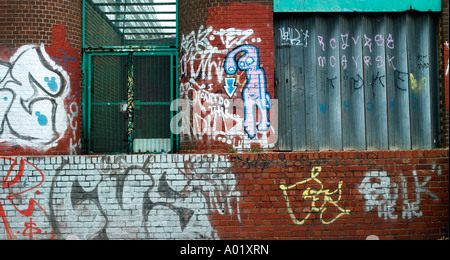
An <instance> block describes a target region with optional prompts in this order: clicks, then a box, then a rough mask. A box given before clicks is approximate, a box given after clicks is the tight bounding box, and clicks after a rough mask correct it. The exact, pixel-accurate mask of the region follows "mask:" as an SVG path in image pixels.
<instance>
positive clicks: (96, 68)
mask: <svg viewBox="0 0 450 260" xmlns="http://www.w3.org/2000/svg"><path fill="white" fill-rule="evenodd" d="M176 61H177V53H174V52H128V51H125V52H120V53H114V54H110V53H91V54H88V55H87V61H86V63H87V68H88V69H87V75H86V77H87V80H86V83H87V93H89V95H88V98H87V104H86V106H85V109H87V111H85V113H86V116H87V117H88V120H87V124H88V126H87V127H88V129H89V130H88V131H87V149H88V151H89V152H90V153H161V152H172V151H174V150H175V149H176V147H175V144H176V140H174V139H175V137H174V136H173V135H172V133H171V131H170V120H171V118H172V116H173V114H172V112H171V111H170V105H171V103H172V101H173V100H174V99H175V97H176V95H177V93H176V78H177V76H176V73H177V69H176V67H177V66H176Z"/></svg>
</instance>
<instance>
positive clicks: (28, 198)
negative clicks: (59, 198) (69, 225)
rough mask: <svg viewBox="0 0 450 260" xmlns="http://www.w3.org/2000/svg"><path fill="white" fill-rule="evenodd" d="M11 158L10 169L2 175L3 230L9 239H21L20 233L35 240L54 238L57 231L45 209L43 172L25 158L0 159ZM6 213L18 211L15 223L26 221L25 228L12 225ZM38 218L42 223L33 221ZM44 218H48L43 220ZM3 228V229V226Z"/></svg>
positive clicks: (0, 211)
mask: <svg viewBox="0 0 450 260" xmlns="http://www.w3.org/2000/svg"><path fill="white" fill-rule="evenodd" d="M0 159H2V160H5V161H10V165H11V166H10V168H9V170H8V172H7V174H6V176H4V175H3V172H2V175H1V176H0V179H1V183H2V186H1V189H2V192H1V196H0V217H1V221H2V222H3V228H4V232H5V234H6V237H7V239H10V240H13V239H20V238H19V237H18V235H22V236H23V237H25V238H28V239H30V240H33V239H34V238H38V239H53V238H54V237H55V233H54V231H53V229H52V228H51V226H50V218H49V215H48V214H47V210H46V209H45V208H44V205H45V204H44V203H45V201H46V200H45V198H44V194H42V193H41V191H40V188H42V187H41V186H42V185H43V183H44V181H45V177H44V173H43V172H42V171H41V170H40V169H39V168H38V167H36V166H35V165H34V164H32V163H30V162H29V161H27V160H25V159H20V161H19V163H18V162H17V161H18V160H16V159H10V158H1V157H0ZM6 212H17V213H19V215H17V214H16V215H15V216H14V222H15V223H23V227H25V228H23V227H19V226H17V225H14V226H12V225H10V220H9V217H10V216H11V215H10V214H6ZM33 219H39V220H41V221H39V226H38V224H37V223H34V222H33ZM43 220H45V221H43ZM0 230H1V229H0Z"/></svg>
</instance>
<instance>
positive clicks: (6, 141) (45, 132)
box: [0, 0, 82, 155]
mask: <svg viewBox="0 0 450 260" xmlns="http://www.w3.org/2000/svg"><path fill="white" fill-rule="evenodd" d="M81 3H82V1H69V0H52V1H35V0H33V1H32V0H25V1H1V2H0V100H1V101H0V150H1V154H2V155H42V154H73V153H77V152H78V151H79V150H80V140H81V82H82V79H81V58H80V53H81V41H82V22H81V21H82V15H81V14H82V8H81Z"/></svg>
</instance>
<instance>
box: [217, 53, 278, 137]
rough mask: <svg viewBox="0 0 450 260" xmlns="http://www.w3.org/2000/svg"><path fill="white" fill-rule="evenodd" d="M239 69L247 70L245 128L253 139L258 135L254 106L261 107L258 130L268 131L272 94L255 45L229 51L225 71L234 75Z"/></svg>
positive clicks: (244, 96) (244, 93) (244, 92)
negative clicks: (267, 90) (268, 91)
mask: <svg viewBox="0 0 450 260" xmlns="http://www.w3.org/2000/svg"><path fill="white" fill-rule="evenodd" d="M238 70H241V71H245V73H246V77H247V85H246V86H245V88H244V91H243V98H244V111H245V112H244V115H245V119H244V129H245V131H246V132H247V134H248V136H249V137H250V138H251V139H254V138H255V137H256V127H255V126H256V121H257V115H256V113H255V112H254V109H253V108H254V106H256V107H257V108H258V109H259V112H260V113H259V114H260V116H261V121H260V122H259V124H258V126H257V129H258V131H266V130H267V129H268V128H269V127H270V121H269V118H268V116H269V115H268V114H269V110H270V95H269V94H268V93H267V92H266V75H265V73H264V70H263V69H262V68H261V67H260V61H259V50H258V48H257V47H255V46H253V45H241V46H239V47H237V48H235V49H234V50H232V51H231V52H229V53H228V55H227V57H226V60H225V71H226V72H227V74H228V75H234V74H236V73H237V71H238Z"/></svg>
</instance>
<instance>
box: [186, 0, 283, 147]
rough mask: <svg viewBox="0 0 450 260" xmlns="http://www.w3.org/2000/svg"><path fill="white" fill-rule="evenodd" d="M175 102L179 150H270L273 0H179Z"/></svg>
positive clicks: (272, 136) (272, 128)
mask: <svg viewBox="0 0 450 260" xmlns="http://www.w3.org/2000/svg"><path fill="white" fill-rule="evenodd" d="M192 6H195V8H193V7H192ZM242 62H247V64H245V63H242ZM233 63H235V64H233ZM241 64H243V66H241ZM230 69H231V70H232V71H230ZM180 98H181V99H183V100H185V101H186V102H185V107H186V108H184V109H182V111H185V113H182V114H181V119H180V121H181V122H180V124H182V125H183V127H182V134H181V135H180V136H181V143H180V147H181V151H183V152H190V151H198V150H208V151H219V152H224V151H225V152H226V151H229V150H248V149H250V148H252V147H261V148H273V146H274V144H275V142H276V129H275V128H276V124H275V123H273V121H274V120H275V119H276V118H275V116H274V115H275V111H276V109H275V107H274V106H271V105H272V103H273V102H271V101H272V99H273V98H274V56H273V8H272V2H271V1H239V2H236V1H217V2H216V1H214V2H205V1H192V2H191V1H190V2H189V4H186V2H183V1H181V2H180ZM252 106H253V107H254V108H255V111H256V112H252V109H251V108H250V107H252ZM259 123H261V124H260V128H256V125H258V124H259Z"/></svg>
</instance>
